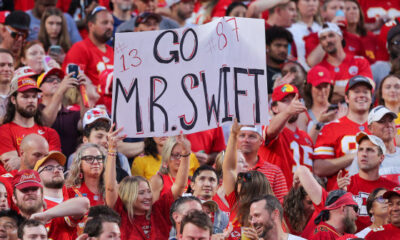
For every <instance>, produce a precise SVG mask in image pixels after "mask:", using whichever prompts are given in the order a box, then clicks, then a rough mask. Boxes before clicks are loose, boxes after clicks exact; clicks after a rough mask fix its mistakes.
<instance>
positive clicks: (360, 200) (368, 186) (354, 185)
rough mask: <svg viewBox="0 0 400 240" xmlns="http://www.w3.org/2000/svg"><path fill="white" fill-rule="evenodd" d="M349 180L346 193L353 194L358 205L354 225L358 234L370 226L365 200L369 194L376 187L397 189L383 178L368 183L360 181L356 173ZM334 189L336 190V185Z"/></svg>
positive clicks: (394, 184)
mask: <svg viewBox="0 0 400 240" xmlns="http://www.w3.org/2000/svg"><path fill="white" fill-rule="evenodd" d="M350 179H351V180H350V185H348V186H347V191H348V192H350V193H352V194H353V199H354V201H356V203H357V204H358V217H357V221H356V224H357V231H358V232H359V231H361V230H363V229H364V228H366V227H368V226H370V225H371V224H372V222H371V218H370V217H369V215H368V212H367V198H368V196H369V194H370V193H371V192H372V191H373V190H375V189H376V188H378V187H384V188H386V189H393V188H395V187H397V184H396V183H394V182H392V181H390V180H387V179H385V178H383V177H380V178H379V179H378V180H376V181H368V180H365V179H362V178H361V177H360V175H359V174H358V173H357V174H356V175H353V176H351V178H350ZM336 188H338V187H337V184H336Z"/></svg>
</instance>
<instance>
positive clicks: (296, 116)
mask: <svg viewBox="0 0 400 240" xmlns="http://www.w3.org/2000/svg"><path fill="white" fill-rule="evenodd" d="M297 118H299V114H296V115H293V116H292V117H290V118H289V120H288V123H294V122H296V121H297Z"/></svg>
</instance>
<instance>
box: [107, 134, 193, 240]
mask: <svg viewBox="0 0 400 240" xmlns="http://www.w3.org/2000/svg"><path fill="white" fill-rule="evenodd" d="M120 131H121V129H118V130H116V131H115V132H111V131H110V132H109V134H108V142H109V143H108V154H107V163H106V173H105V183H106V186H107V188H106V203H107V205H108V206H109V207H111V208H114V210H115V211H117V212H118V213H119V214H120V216H121V222H122V223H124V224H122V225H121V239H124V240H143V239H152V240H156V239H168V235H169V231H170V230H171V226H172V224H171V221H170V219H169V210H170V208H171V205H172V203H173V202H174V200H175V199H176V198H178V197H179V196H180V195H181V194H182V193H183V192H184V190H185V187H186V184H187V178H188V173H189V155H190V143H189V141H188V140H187V139H184V138H183V136H179V137H177V142H178V145H179V146H180V149H181V151H180V153H179V156H177V158H178V159H181V163H180V165H179V169H178V172H177V175H176V178H175V182H174V183H173V185H172V187H171V189H170V190H169V191H168V192H167V193H166V194H164V195H163V197H162V198H160V199H159V200H157V201H154V200H153V195H152V190H151V187H150V184H149V182H148V181H147V180H146V179H145V178H143V177H140V176H133V177H125V178H124V179H123V180H122V181H121V183H120V184H119V186H118V183H117V181H116V180H115V176H116V171H115V156H116V142H117V141H119V140H121V139H123V138H124V136H122V137H121V136H119V135H118V133H119V132H120Z"/></svg>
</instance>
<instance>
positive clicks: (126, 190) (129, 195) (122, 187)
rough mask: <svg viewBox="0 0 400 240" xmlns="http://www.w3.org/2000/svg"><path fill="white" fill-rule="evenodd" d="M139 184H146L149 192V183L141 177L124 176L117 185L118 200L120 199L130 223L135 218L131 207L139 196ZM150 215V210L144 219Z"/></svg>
mask: <svg viewBox="0 0 400 240" xmlns="http://www.w3.org/2000/svg"><path fill="white" fill-rule="evenodd" d="M141 182H145V183H147V185H148V186H149V188H150V191H151V186H150V183H149V181H147V179H145V178H144V177H141V176H126V177H125V178H124V179H123V180H122V181H121V182H120V184H119V189H118V195H119V198H121V201H122V203H123V204H124V207H125V209H126V211H127V212H128V218H129V220H130V221H133V218H134V216H135V209H134V207H133V205H134V203H135V202H136V201H137V198H138V194H139V184H140V183H141ZM150 214H151V210H150V211H149V212H148V213H147V214H146V217H147V218H149V217H150Z"/></svg>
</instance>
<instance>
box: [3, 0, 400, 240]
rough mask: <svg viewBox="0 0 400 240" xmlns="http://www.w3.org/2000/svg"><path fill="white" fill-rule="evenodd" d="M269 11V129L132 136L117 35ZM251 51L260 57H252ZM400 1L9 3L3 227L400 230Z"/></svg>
mask: <svg viewBox="0 0 400 240" xmlns="http://www.w3.org/2000/svg"><path fill="white" fill-rule="evenodd" d="M224 16H231V17H247V18H260V19H263V21H265V33H264V32H260V33H254V37H257V36H256V35H259V36H260V37H264V34H265V40H266V41H265V44H266V62H267V66H266V70H267V78H266V79H265V81H266V84H267V86H268V101H269V105H270V107H269V114H270V116H271V120H270V122H269V123H268V124H266V125H265V126H250V125H240V123H237V121H236V120H235V121H234V122H233V123H230V124H226V125H223V126H222V127H218V128H215V129H210V130H206V131H203V132H197V133H192V134H187V135H183V134H181V135H179V136H174V137H166V136H158V137H151V138H144V139H142V138H141V139H139V138H127V137H126V135H123V134H121V132H122V127H123V126H118V128H117V127H115V124H113V123H112V120H111V118H110V113H111V111H112V104H111V103H112V86H113V69H114V37H115V33H119V32H142V31H154V30H166V29H175V28H180V27H183V28H192V27H196V26H198V25H201V24H206V23H208V22H211V21H213V20H215V19H218V18H219V17H224ZM241 57H242V58H249V57H251V56H241ZM399 113H400V1H398V0H386V1H381V0H254V1H236V0H159V1H157V0H58V1H57V0H34V1H33V0H32V1H26V0H14V1H10V0H3V1H0V122H1V123H0V139H1V140H0V175H1V176H0V239H6V240H16V239H21V240H22V239H53V240H56V239H57V240H65V239H67V240H68V239H79V240H83V239H90V240H93V239H98V240H105V239H123V240H125V239H126V240H143V239H152V240H160V239H161V240H163V239H184V240H189V239H190V240H194V239H196V240H206V239H208V240H209V239H213V240H222V239H232V240H233V239H244V240H249V239H251V240H259V239H264V240H266V239H272V240H275V239H285V240H286V239H288V240H296V239H312V240H320V239H321V240H331V239H332V240H334V239H368V240H369V239H373V240H375V239H378V240H385V239H400V185H399V184H400V148H399V146H400V117H399Z"/></svg>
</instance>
